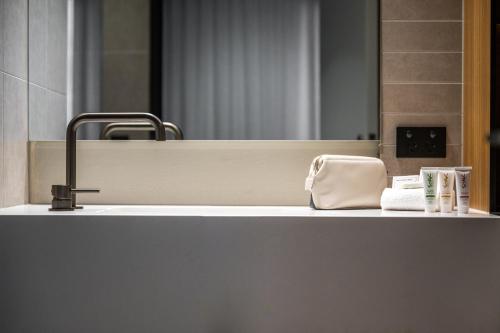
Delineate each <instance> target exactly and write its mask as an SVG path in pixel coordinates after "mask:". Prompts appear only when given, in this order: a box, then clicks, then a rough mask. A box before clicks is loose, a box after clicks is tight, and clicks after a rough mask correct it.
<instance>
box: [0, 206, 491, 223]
mask: <svg viewBox="0 0 500 333" xmlns="http://www.w3.org/2000/svg"><path fill="white" fill-rule="evenodd" d="M49 207H50V206H49V205H31V204H29V205H20V206H15V207H9V208H3V209H0V216H18V215H28V216H30V215H31V216H50V215H52V216H58V215H59V216H231V217H313V218H334V217H343V218H346V217H347V218H349V217H353V218H379V219H386V218H411V219H413V218H422V219H429V218H431V219H446V220H448V219H450V218H456V219H461V220H463V219H466V220H467V219H474V220H475V219H491V220H500V216H495V215H491V214H487V213H484V212H481V211H476V210H471V212H470V213H469V214H458V213H457V212H456V211H455V212H453V213H450V214H444V213H431V214H427V213H424V212H421V211H384V210H380V209H358V210H314V209H312V208H310V207H306V206H161V205H158V206H146V205H137V206H133V205H128V206H118V205H86V206H85V207H84V209H80V210H75V211H61V212H51V211H49V210H48V208H49Z"/></svg>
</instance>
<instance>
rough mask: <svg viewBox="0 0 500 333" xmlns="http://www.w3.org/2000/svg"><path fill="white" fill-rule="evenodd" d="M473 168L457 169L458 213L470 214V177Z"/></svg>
mask: <svg viewBox="0 0 500 333" xmlns="http://www.w3.org/2000/svg"><path fill="white" fill-rule="evenodd" d="M471 173H472V167H459V168H455V180H456V186H457V206H458V212H459V213H461V214H468V213H469V207H470V176H471Z"/></svg>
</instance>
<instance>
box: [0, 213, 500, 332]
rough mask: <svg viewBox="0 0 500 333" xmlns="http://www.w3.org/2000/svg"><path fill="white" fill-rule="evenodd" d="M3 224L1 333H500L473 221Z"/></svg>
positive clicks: (16, 220)
mask: <svg viewBox="0 0 500 333" xmlns="http://www.w3.org/2000/svg"><path fill="white" fill-rule="evenodd" d="M463 221H464V220H460V219H447V218H443V219H430V220H423V219H400V218H389V219H387V218H379V219H371V220H364V221H363V220H359V219H356V218H333V219H329V218H325V219H322V218H300V219H298V218H259V217H255V218H252V217H249V218H238V219H234V218H220V217H206V218H202V217H183V218H181V217H131V216H129V217H84V216H80V217H62V216H61V217H57V216H45V217H22V216H21V217H5V216H3V217H0V267H1V270H0V299H1V302H0V314H1V315H0V331H1V332H8V333H17V332H23V333H30V332H37V333H38V332H51V333H59V332H61V333H62V332H64V333H67V332H72V333H78V332H82V333H83V332H93V333H101V332H103V333H104V332H106V333H109V332H120V333H128V332H131V333H132V332H134V333H136V332H149V333H151V332H189V333H196V332H213V333H219V332H235V333H245V332H249V333H257V332H263V333H267V332H269V333H271V332H272V333H279V332H286V333H294V332H297V333H299V332H300V333H303V332H314V333H320V332H329V333H330V332H370V333H379V332H380V333H382V332H383V333H387V332H400V333H403V332H405V333H408V332H414V333H417V332H422V333H438V332H439V333H442V332H453V333H470V332H475V333H481V332H485V333H486V332H491V333H493V332H499V331H500V283H499V281H500V242H499V241H498V240H499V239H500V224H499V223H498V222H491V220H488V219H483V220H479V219H478V220H476V221H472V222H470V221H469V222H463Z"/></svg>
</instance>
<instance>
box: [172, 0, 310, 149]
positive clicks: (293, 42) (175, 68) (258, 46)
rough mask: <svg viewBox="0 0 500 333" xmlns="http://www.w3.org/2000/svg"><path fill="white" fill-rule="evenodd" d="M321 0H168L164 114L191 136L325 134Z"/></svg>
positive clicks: (276, 137) (190, 137)
mask: <svg viewBox="0 0 500 333" xmlns="http://www.w3.org/2000/svg"><path fill="white" fill-rule="evenodd" d="M319 29H320V25H319V0H166V1H164V27H163V40H164V44H163V54H164V59H163V111H162V112H163V119H165V120H170V121H174V122H176V123H178V124H179V125H180V126H181V127H182V128H183V129H184V131H185V133H186V136H187V138H188V139H294V140H297V139H319V138H320V126H319V120H320V119H319V118H320V103H319V100H320V96H319V91H320V89H319V81H320V77H319V66H320V65H319V63H320V45H319Z"/></svg>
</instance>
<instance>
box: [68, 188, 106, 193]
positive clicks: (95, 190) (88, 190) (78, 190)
mask: <svg viewBox="0 0 500 333" xmlns="http://www.w3.org/2000/svg"><path fill="white" fill-rule="evenodd" d="M71 192H72V193H99V192H101V190H100V189H98V188H72V189H71Z"/></svg>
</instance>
